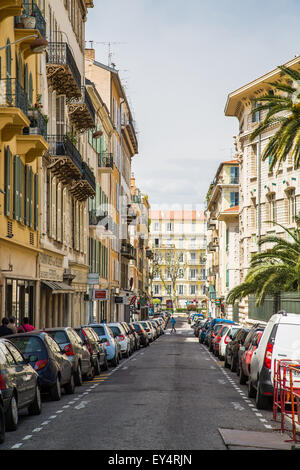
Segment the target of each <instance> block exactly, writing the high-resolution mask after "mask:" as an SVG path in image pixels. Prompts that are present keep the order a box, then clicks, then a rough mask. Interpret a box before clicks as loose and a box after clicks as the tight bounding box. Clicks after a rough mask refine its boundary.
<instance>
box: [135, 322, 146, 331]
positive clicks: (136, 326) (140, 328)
mask: <svg viewBox="0 0 300 470" xmlns="http://www.w3.org/2000/svg"><path fill="white" fill-rule="evenodd" d="M133 326H134V329H135V331H141V330H143V329H144V328H142V327H141V325H139V324H137V323H134V325H133Z"/></svg>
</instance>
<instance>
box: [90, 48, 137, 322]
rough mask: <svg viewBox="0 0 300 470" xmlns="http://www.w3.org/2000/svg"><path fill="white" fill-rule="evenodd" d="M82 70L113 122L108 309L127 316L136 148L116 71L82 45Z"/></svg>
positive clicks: (132, 255)
mask: <svg viewBox="0 0 300 470" xmlns="http://www.w3.org/2000/svg"><path fill="white" fill-rule="evenodd" d="M85 70H86V77H87V79H88V80H89V81H90V82H91V83H93V84H94V85H95V88H96V90H97V92H98V93H99V95H100V96H101V98H102V100H103V102H104V103H105V105H106V107H107V109H108V111H109V116H110V118H111V121H112V124H113V131H112V133H111V136H110V138H111V146H110V154H109V157H110V161H109V165H111V168H112V172H111V174H110V188H111V193H110V196H111V198H110V213H109V214H108V215H109V217H110V218H111V221H112V226H113V227H114V233H113V235H114V236H113V237H112V245H111V247H112V249H111V275H112V283H111V304H110V308H111V312H110V318H111V319H112V320H114V321H117V320H118V321H120V320H127V319H129V318H130V304H129V302H128V299H129V298H130V297H131V290H130V276H129V263H130V260H134V259H136V251H135V248H134V247H133V245H132V244H131V243H130V238H129V232H128V225H129V223H130V221H131V218H130V216H129V213H128V211H129V208H130V203H131V194H130V176H131V159H132V157H133V156H134V155H135V154H136V153H137V152H138V141H137V136H136V131H135V126H134V121H133V117H132V113H131V110H130V106H129V104H128V100H127V97H126V94H125V92H124V88H123V86H122V83H121V80H120V77H119V74H118V71H117V70H116V69H115V68H114V67H111V66H106V65H104V64H102V63H100V62H98V61H96V60H95V51H94V49H86V58H85Z"/></svg>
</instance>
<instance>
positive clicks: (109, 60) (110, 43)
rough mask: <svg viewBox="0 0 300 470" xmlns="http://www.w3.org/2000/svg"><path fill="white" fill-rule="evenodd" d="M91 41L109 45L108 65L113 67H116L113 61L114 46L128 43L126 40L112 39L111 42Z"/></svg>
mask: <svg viewBox="0 0 300 470" xmlns="http://www.w3.org/2000/svg"><path fill="white" fill-rule="evenodd" d="M89 42H90V43H93V44H94V43H95V44H103V45H104V46H107V47H108V66H109V67H112V66H114V67H115V64H114V63H113V62H112V56H113V53H112V46H115V45H116V44H126V42H112V41H109V42H102V41H101V42H97V41H89Z"/></svg>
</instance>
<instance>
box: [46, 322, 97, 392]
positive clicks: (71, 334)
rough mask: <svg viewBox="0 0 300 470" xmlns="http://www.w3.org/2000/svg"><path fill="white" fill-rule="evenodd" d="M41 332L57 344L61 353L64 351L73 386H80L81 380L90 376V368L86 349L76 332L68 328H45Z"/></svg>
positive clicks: (88, 354)
mask: <svg viewBox="0 0 300 470" xmlns="http://www.w3.org/2000/svg"><path fill="white" fill-rule="evenodd" d="M43 331H45V332H46V333H48V335H50V336H51V337H52V338H53V339H54V340H55V341H56V342H57V343H58V345H59V347H60V349H61V351H64V353H65V354H66V356H67V358H68V359H69V360H70V361H71V364H72V367H73V373H74V376H75V385H78V386H80V385H82V383H83V378H87V377H88V376H90V377H91V376H92V367H91V360H90V353H89V351H88V348H87V347H86V346H85V345H84V344H83V342H82V340H81V338H80V337H79V336H78V334H77V333H76V331H75V330H74V329H73V328H71V327H70V326H66V327H57V328H45V329H44V330H43Z"/></svg>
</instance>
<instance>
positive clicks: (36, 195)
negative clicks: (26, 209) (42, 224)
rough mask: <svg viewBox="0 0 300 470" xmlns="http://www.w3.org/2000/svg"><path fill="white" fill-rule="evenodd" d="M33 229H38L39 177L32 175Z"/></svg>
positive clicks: (36, 174)
mask: <svg viewBox="0 0 300 470" xmlns="http://www.w3.org/2000/svg"><path fill="white" fill-rule="evenodd" d="M34 228H35V230H38V229H39V175H38V173H35V175H34Z"/></svg>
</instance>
